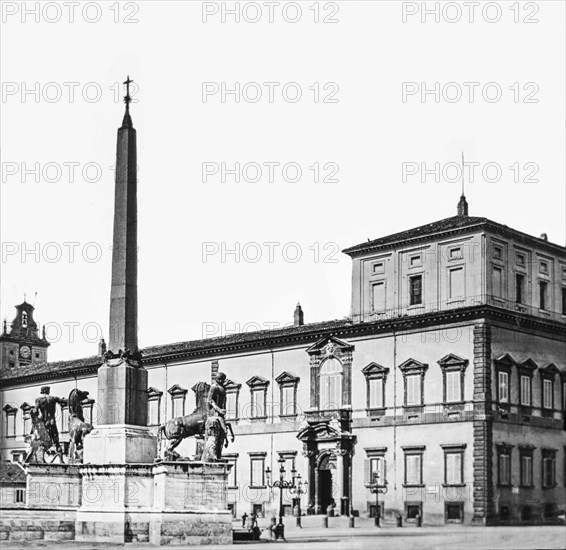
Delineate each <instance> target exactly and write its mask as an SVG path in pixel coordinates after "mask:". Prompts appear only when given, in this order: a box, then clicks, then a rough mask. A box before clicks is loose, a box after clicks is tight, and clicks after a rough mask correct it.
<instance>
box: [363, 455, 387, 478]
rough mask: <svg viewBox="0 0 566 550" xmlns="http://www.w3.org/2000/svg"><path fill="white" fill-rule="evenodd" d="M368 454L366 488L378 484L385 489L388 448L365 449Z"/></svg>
mask: <svg viewBox="0 0 566 550" xmlns="http://www.w3.org/2000/svg"><path fill="white" fill-rule="evenodd" d="M364 450H365V452H366V457H367V458H366V460H365V471H364V483H365V486H366V487H370V486H371V485H372V484H376V483H377V484H378V485H379V486H380V487H385V486H386V484H387V470H386V462H385V453H386V452H387V447H369V448H366V449H364Z"/></svg>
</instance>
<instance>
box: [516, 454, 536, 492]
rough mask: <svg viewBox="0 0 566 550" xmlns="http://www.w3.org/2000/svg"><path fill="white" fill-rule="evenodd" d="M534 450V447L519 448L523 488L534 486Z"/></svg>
mask: <svg viewBox="0 0 566 550" xmlns="http://www.w3.org/2000/svg"><path fill="white" fill-rule="evenodd" d="M533 450H534V447H519V459H520V466H521V486H522V487H532V486H533Z"/></svg>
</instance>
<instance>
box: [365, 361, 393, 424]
mask: <svg viewBox="0 0 566 550" xmlns="http://www.w3.org/2000/svg"><path fill="white" fill-rule="evenodd" d="M362 374H363V375H364V377H365V379H366V413H367V414H368V416H370V415H371V413H372V412H373V413H384V412H385V409H386V408H387V407H386V406H385V385H386V383H387V376H388V374H389V368H388V367H384V366H382V365H378V364H377V363H374V362H373V361H372V362H371V363H370V364H369V365H366V366H365V367H364V368H363V369H362ZM371 380H383V382H382V388H381V392H382V396H381V402H382V403H383V406H382V407H372V406H371V403H370V381H371Z"/></svg>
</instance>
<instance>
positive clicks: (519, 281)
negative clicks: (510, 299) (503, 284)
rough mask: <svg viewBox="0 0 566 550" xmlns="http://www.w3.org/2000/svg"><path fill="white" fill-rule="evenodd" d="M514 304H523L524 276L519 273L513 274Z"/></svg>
mask: <svg viewBox="0 0 566 550" xmlns="http://www.w3.org/2000/svg"><path fill="white" fill-rule="evenodd" d="M515 302H517V303H518V304H523V303H524V302H525V276H524V275H523V274H521V273H516V274H515Z"/></svg>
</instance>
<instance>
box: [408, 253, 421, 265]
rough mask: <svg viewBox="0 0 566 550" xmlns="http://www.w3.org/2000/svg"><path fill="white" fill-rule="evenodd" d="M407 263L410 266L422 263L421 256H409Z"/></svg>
mask: <svg viewBox="0 0 566 550" xmlns="http://www.w3.org/2000/svg"><path fill="white" fill-rule="evenodd" d="M409 265H410V266H411V267H418V266H421V265H423V260H422V256H421V255H420V254H419V255H418V256H411V258H410V259H409Z"/></svg>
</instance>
